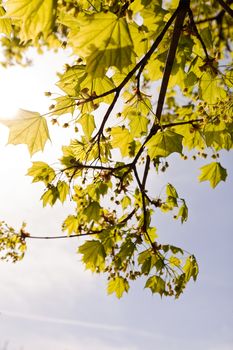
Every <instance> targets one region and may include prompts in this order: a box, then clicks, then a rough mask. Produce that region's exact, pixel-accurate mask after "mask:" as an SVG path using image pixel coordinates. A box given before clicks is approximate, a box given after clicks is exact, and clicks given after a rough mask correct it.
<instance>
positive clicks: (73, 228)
mask: <svg viewBox="0 0 233 350" xmlns="http://www.w3.org/2000/svg"><path fill="white" fill-rule="evenodd" d="M78 225H79V221H78V218H77V217H76V216H74V215H69V216H67V218H66V219H65V221H64V222H63V225H62V230H63V231H68V235H71V234H72V233H74V232H75V233H76V232H77V229H78Z"/></svg>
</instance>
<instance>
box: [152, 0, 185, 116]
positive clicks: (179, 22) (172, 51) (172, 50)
mask: <svg viewBox="0 0 233 350" xmlns="http://www.w3.org/2000/svg"><path fill="white" fill-rule="evenodd" d="M189 8H190V0H180V3H179V6H178V14H177V16H176V21H175V26H174V30H173V34H172V39H171V44H170V47H169V51H168V55H167V60H166V65H165V68H164V73H163V79H162V83H161V88H160V92H159V98H158V103H157V109H156V113H155V114H156V117H157V119H158V120H160V119H161V115H162V110H163V105H164V100H165V96H166V93H167V87H168V82H169V78H170V75H171V72H172V67H173V63H174V60H175V55H176V49H177V46H178V43H179V39H180V34H181V32H182V28H183V23H184V20H185V16H186V14H187V12H188V11H189Z"/></svg>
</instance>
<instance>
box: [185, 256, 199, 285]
mask: <svg viewBox="0 0 233 350" xmlns="http://www.w3.org/2000/svg"><path fill="white" fill-rule="evenodd" d="M183 271H184V272H185V280H186V281H187V282H188V281H189V280H190V278H191V277H192V278H193V280H194V281H196V279H197V275H198V272H199V268H198V264H197V261H196V259H195V257H194V256H193V255H192V256H189V257H188V259H187V260H186V263H185V265H184V267H183Z"/></svg>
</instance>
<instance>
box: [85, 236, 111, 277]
mask: <svg viewBox="0 0 233 350" xmlns="http://www.w3.org/2000/svg"><path fill="white" fill-rule="evenodd" d="M78 252H79V253H81V254H83V257H82V260H83V262H84V263H85V265H86V268H87V269H90V270H92V271H96V270H102V269H103V267H104V261H105V256H106V253H105V250H104V246H103V244H102V243H101V242H100V241H97V240H92V241H86V242H85V243H84V244H83V245H81V246H80V247H79V248H78Z"/></svg>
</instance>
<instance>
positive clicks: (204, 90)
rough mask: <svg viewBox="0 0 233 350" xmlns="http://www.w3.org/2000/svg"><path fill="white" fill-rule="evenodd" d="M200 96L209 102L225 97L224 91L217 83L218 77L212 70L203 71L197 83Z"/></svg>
mask: <svg viewBox="0 0 233 350" xmlns="http://www.w3.org/2000/svg"><path fill="white" fill-rule="evenodd" d="M199 94H200V97H201V98H202V99H203V100H204V101H206V102H207V103H210V104H215V103H217V102H218V101H221V100H223V99H225V98H226V91H225V90H224V89H223V88H222V87H221V86H220V85H219V77H218V76H216V75H214V74H213V73H212V72H205V73H204V74H203V75H202V77H201V79H200V83H199Z"/></svg>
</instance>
